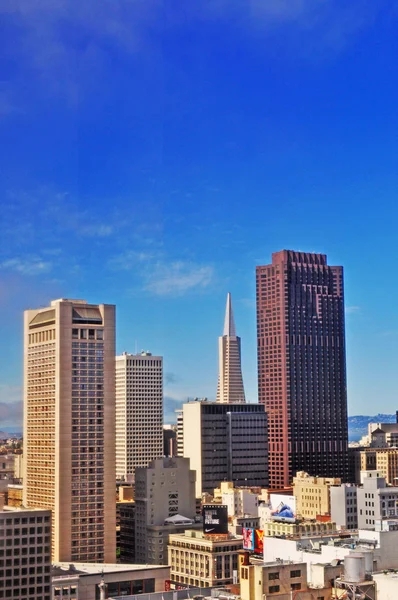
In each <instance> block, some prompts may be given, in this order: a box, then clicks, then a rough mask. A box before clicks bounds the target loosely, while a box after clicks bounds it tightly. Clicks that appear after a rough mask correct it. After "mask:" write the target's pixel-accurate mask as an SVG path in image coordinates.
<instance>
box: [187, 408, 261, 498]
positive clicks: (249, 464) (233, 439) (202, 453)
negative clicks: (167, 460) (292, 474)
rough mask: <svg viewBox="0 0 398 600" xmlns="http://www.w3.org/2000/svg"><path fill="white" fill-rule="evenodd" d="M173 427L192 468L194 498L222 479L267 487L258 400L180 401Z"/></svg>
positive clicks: (245, 484)
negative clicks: (246, 401)
mask: <svg viewBox="0 0 398 600" xmlns="http://www.w3.org/2000/svg"><path fill="white" fill-rule="evenodd" d="M177 427H179V429H180V431H179V432H178V434H177V438H178V436H180V439H182V440H183V444H182V447H183V450H182V455H183V456H185V457H186V458H189V459H190V462H191V468H192V469H195V471H196V497H197V498H199V497H200V496H201V494H202V493H203V492H208V493H213V490H214V489H215V488H216V487H218V486H219V485H220V483H221V482H222V481H233V482H234V484H235V486H237V487H239V486H241V487H245V486H260V487H268V436H267V413H266V412H265V410H264V406H262V405H261V404H224V403H218V402H208V401H206V400H204V401H195V400H194V401H192V402H187V403H186V404H184V405H183V408H182V418H180V419H179V420H178V423H177ZM179 451H180V452H181V450H179Z"/></svg>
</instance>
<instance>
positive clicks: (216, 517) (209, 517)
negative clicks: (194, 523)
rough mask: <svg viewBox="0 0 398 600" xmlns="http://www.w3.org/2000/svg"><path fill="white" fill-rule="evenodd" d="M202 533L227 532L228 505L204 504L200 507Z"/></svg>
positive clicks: (215, 533)
mask: <svg viewBox="0 0 398 600" xmlns="http://www.w3.org/2000/svg"><path fill="white" fill-rule="evenodd" d="M202 517H203V533H205V534H208V535H209V534H210V535H218V534H226V533H228V507H227V506H226V505H225V504H204V505H203V507H202Z"/></svg>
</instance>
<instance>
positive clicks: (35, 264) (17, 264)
mask: <svg viewBox="0 0 398 600" xmlns="http://www.w3.org/2000/svg"><path fill="white" fill-rule="evenodd" d="M51 266H52V265H51V263H50V262H48V261H45V260H42V259H41V258H38V257H26V258H19V257H15V258H9V259H7V260H4V261H3V262H1V263H0V269H5V270H9V271H16V272H17V273H22V274H23V275H40V274H42V273H48V272H49V271H50V270H51Z"/></svg>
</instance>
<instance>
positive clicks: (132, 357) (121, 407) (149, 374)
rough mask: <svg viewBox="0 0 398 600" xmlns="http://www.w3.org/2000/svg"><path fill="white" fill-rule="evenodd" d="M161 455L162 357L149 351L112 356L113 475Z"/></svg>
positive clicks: (129, 472) (125, 475) (130, 472)
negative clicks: (114, 463)
mask: <svg viewBox="0 0 398 600" xmlns="http://www.w3.org/2000/svg"><path fill="white" fill-rule="evenodd" d="M161 456H163V358H162V357H161V356H152V354H150V353H149V352H141V354H127V352H124V353H123V354H122V355H121V356H117V357H116V477H117V478H118V479H125V480H126V481H129V480H133V479H134V473H135V469H136V468H137V467H147V466H148V465H149V463H150V462H151V460H154V459H155V458H159V457H161Z"/></svg>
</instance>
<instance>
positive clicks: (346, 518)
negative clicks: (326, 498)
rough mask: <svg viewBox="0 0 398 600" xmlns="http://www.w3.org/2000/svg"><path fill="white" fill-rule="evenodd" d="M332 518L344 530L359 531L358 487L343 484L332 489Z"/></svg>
mask: <svg viewBox="0 0 398 600" xmlns="http://www.w3.org/2000/svg"><path fill="white" fill-rule="evenodd" d="M330 516H331V519H332V521H334V522H335V523H336V525H337V526H338V527H341V528H342V529H358V506H357V486H356V485H354V484H352V483H343V484H341V485H334V486H332V487H331V488H330Z"/></svg>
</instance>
